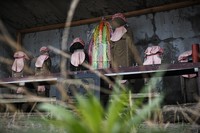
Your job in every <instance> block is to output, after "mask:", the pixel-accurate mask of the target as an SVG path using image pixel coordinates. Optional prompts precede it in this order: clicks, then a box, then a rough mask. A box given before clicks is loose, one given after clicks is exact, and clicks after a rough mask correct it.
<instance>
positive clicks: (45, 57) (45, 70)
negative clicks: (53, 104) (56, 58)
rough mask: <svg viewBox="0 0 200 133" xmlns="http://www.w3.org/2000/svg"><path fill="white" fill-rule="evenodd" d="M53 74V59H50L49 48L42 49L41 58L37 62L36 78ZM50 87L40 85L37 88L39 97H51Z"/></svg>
mask: <svg viewBox="0 0 200 133" xmlns="http://www.w3.org/2000/svg"><path fill="white" fill-rule="evenodd" d="M49 74H51V59H50V57H49V49H48V47H45V46H43V47H41V48H40V56H39V57H37V59H36V62H35V76H44V77H45V76H48V75H49ZM49 89H50V86H49V85H46V86H45V85H40V86H38V88H37V92H38V95H39V96H47V97H48V96H49Z"/></svg>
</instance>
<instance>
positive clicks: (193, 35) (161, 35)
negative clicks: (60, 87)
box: [23, 6, 200, 103]
mask: <svg viewBox="0 0 200 133" xmlns="http://www.w3.org/2000/svg"><path fill="white" fill-rule="evenodd" d="M128 23H129V25H130V26H131V28H132V30H133V33H134V39H135V44H136V45H137V47H138V50H139V52H140V55H141V57H142V58H143V57H144V54H143V52H144V50H145V49H146V48H147V47H148V45H150V44H155V45H159V46H161V47H163V48H164V56H163V62H164V63H171V62H172V61H175V62H177V58H178V56H179V54H181V53H182V52H184V51H186V50H190V49H191V45H192V44H193V43H200V25H199V24H200V6H193V7H188V8H182V9H177V10H171V11H166V12H160V13H155V14H147V15H141V16H137V17H132V18H128ZM94 26H95V24H90V25H82V26H77V27H72V28H71V29H70V35H69V42H68V43H66V45H69V44H70V42H71V41H72V40H73V38H75V37H78V36H80V37H81V38H83V40H84V41H85V42H86V43H88V41H89V35H90V33H91V31H92V29H93V27H94ZM62 32H63V29H57V30H51V31H43V32H36V33H29V34H25V35H24V37H23V44H24V48H25V49H27V50H28V51H29V52H30V53H32V54H33V55H35V56H37V55H38V54H39V48H40V47H41V46H42V45H51V46H54V47H56V48H60V47H61V41H62ZM52 60H53V68H54V69H53V72H59V62H60V56H59V55H56V54H52ZM169 79H170V80H169ZM172 81H173V82H172ZM163 84H164V87H163V90H167V93H166V94H167V99H168V101H167V102H168V103H176V102H180V101H181V96H180V80H179V78H177V77H170V78H164V83H163ZM172 94H173V95H172Z"/></svg>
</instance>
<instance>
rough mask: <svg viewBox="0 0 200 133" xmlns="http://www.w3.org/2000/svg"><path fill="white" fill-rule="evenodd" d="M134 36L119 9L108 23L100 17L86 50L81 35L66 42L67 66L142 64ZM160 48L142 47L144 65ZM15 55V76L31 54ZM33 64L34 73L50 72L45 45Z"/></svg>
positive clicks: (41, 91)
mask: <svg viewBox="0 0 200 133" xmlns="http://www.w3.org/2000/svg"><path fill="white" fill-rule="evenodd" d="M133 40H134V39H133V34H132V31H131V29H130V27H129V25H128V24H127V20H126V18H125V17H124V15H123V14H122V13H117V14H114V15H113V16H112V20H111V22H110V23H109V22H107V21H105V20H102V21H101V22H100V23H99V25H97V26H96V28H95V29H94V32H93V36H92V39H91V41H90V44H89V50H88V52H85V50H84V49H85V42H84V41H83V40H82V39H81V38H80V37H77V38H75V39H74V40H73V42H72V43H71V44H70V46H69V52H70V54H71V58H70V70H71V71H81V70H86V67H85V66H84V65H83V63H87V64H90V65H91V66H92V67H93V68H94V69H102V68H110V67H111V68H118V67H130V66H133V64H134V63H137V64H139V65H142V62H141V60H140V59H139V58H140V57H139V56H138V55H139V54H138V53H137V49H136V47H135V45H134V41H133ZM162 52H163V50H162V49H161V48H160V47H159V46H152V47H150V48H148V49H147V50H146V51H145V54H146V60H145V62H144V64H143V65H149V64H160V63H161V59H160V54H162ZM14 58H15V60H14V63H13V65H12V76H13V77H16V78H20V77H23V76H25V75H26V73H25V72H27V71H28V67H26V66H29V62H30V58H29V57H28V56H27V55H26V54H25V53H24V52H22V51H18V52H16V53H15V54H14ZM34 66H35V76H45V75H49V74H50V73H51V59H50V57H49V49H48V47H45V46H44V47H41V48H40V56H38V57H37V59H36V61H35V65H34ZM26 69H27V70H26ZM24 70H25V71H24ZM24 91H25V89H24V88H23V87H19V88H18V89H17V91H16V93H24ZM37 93H38V94H41V95H46V96H47V95H48V93H49V87H48V86H43V85H42V86H38V87H37Z"/></svg>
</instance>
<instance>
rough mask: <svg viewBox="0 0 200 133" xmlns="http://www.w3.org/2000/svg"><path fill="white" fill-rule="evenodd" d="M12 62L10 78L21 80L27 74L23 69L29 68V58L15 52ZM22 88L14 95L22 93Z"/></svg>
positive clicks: (20, 52) (22, 53)
mask: <svg viewBox="0 0 200 133" xmlns="http://www.w3.org/2000/svg"><path fill="white" fill-rule="evenodd" d="M14 58H15V60H14V62H13V64H12V77H14V78H22V77H24V76H25V75H26V74H27V73H28V72H27V71H25V68H26V67H27V68H28V66H29V60H30V59H29V57H28V56H27V55H26V54H25V53H24V52H22V51H17V52H15V53H14ZM24 89H25V88H24V87H18V88H17V91H16V93H20V94H22V93H24Z"/></svg>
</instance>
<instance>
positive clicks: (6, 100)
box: [0, 97, 56, 104]
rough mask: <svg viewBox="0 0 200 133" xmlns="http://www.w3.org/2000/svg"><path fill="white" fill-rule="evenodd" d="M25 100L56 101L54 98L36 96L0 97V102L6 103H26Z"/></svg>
mask: <svg viewBox="0 0 200 133" xmlns="http://www.w3.org/2000/svg"><path fill="white" fill-rule="evenodd" d="M26 102H56V98H37V97H30V98H28V97H25V98H17V99H15V98H14V99H0V103H1V104H8V103H26Z"/></svg>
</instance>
